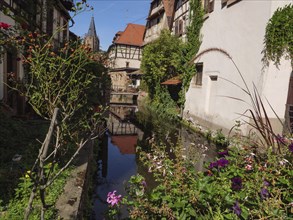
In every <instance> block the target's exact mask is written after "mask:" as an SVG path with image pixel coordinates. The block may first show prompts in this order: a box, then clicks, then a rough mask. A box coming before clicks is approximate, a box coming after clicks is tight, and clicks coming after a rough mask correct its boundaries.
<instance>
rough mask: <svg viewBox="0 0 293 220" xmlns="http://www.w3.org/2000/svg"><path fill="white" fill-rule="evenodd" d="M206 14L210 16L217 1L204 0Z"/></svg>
mask: <svg viewBox="0 0 293 220" xmlns="http://www.w3.org/2000/svg"><path fill="white" fill-rule="evenodd" d="M203 3H204V5H203V8H204V12H205V14H209V13H211V12H212V11H214V5H215V0H204V2H203Z"/></svg>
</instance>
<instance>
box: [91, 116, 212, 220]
mask: <svg viewBox="0 0 293 220" xmlns="http://www.w3.org/2000/svg"><path fill="white" fill-rule="evenodd" d="M120 117H121V116H120V115H119V114H118V113H117V112H116V114H115V115H113V116H112V117H110V120H109V122H108V128H109V130H110V133H111V134H112V135H110V134H108V135H107V136H106V137H105V140H104V144H103V147H102V151H101V154H100V156H99V159H98V173H97V182H96V188H95V192H94V193H95V194H94V195H93V198H94V204H93V205H94V207H93V218H92V219H97V220H99V219H104V214H105V212H106V211H107V209H108V204H107V202H106V199H107V194H108V192H112V191H114V190H116V191H117V193H116V194H121V195H122V196H123V195H126V192H125V186H126V184H127V182H128V180H129V179H130V177H131V176H132V175H135V174H137V172H139V173H140V174H142V175H144V176H145V177H146V179H147V180H149V181H150V182H152V180H151V179H152V177H151V176H150V175H149V173H148V172H147V169H146V168H144V167H142V166H140V165H139V163H138V161H136V155H135V149H136V146H137V145H139V146H140V147H142V148H143V149H145V150H149V148H150V144H149V142H150V140H151V139H153V140H155V141H156V142H163V143H166V144H167V145H168V144H172V143H177V142H178V141H179V143H180V144H182V146H183V150H182V154H183V155H184V157H186V158H188V159H190V160H192V161H193V162H194V165H195V169H196V170H203V169H204V167H203V164H204V163H205V162H210V161H212V160H214V158H215V157H216V148H215V146H212V145H210V143H208V141H207V140H206V139H205V138H204V137H203V136H202V135H200V134H196V133H194V132H192V131H190V130H189V129H187V128H181V126H180V125H179V124H173V125H172V123H168V125H161V124H157V125H154V124H153V123H148V124H145V125H144V126H143V127H142V128H141V127H140V128H141V129H143V130H144V132H142V131H141V130H140V129H138V128H137V127H135V126H134V124H132V123H130V122H129V121H127V120H125V119H123V123H121V121H122V120H119V118H120ZM121 217H122V218H123V217H127V211H126V210H122V216H121Z"/></svg>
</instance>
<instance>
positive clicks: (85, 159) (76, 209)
mask: <svg viewBox="0 0 293 220" xmlns="http://www.w3.org/2000/svg"><path fill="white" fill-rule="evenodd" d="M93 146H94V142H93V141H92V142H90V143H89V144H87V145H86V146H84V148H83V149H82V150H81V151H80V153H79V155H78V156H77V158H76V160H75V161H74V166H75V168H74V170H73V171H72V173H71V175H70V177H69V178H68V180H67V183H66V185H65V187H64V192H63V193H62V194H61V195H60V197H59V199H58V201H57V203H56V208H57V209H58V217H59V218H60V219H64V220H67V219H82V213H83V210H84V208H87V207H85V206H86V205H87V202H86V200H87V196H88V188H89V184H90V178H91V167H92V166H91V165H92V163H93Z"/></svg>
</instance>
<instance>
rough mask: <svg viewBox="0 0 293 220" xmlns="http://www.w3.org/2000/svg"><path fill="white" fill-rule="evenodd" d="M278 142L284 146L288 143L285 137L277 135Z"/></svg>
mask: <svg viewBox="0 0 293 220" xmlns="http://www.w3.org/2000/svg"><path fill="white" fill-rule="evenodd" d="M276 140H277V141H278V142H280V143H282V144H285V143H286V138H284V137H283V136H281V135H279V134H277V136H276Z"/></svg>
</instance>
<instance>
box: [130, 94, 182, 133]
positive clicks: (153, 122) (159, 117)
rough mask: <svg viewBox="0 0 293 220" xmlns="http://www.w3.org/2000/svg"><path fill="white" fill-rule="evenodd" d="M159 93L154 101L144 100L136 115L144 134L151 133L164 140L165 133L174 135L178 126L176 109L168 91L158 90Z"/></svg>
mask: <svg viewBox="0 0 293 220" xmlns="http://www.w3.org/2000/svg"><path fill="white" fill-rule="evenodd" d="M160 89H161V92H160V93H159V94H158V95H157V96H156V98H155V99H154V100H150V99H148V98H146V99H145V100H144V103H142V104H141V105H140V110H139V112H137V113H136V117H137V120H138V122H139V123H140V124H142V125H143V126H144V130H145V134H146V135H151V134H147V133H148V132H152V133H153V134H155V135H156V137H158V138H164V137H165V135H166V134H167V133H174V130H176V129H177V128H176V126H174V124H176V123H178V124H179V118H178V116H177V115H178V108H177V106H176V103H175V102H174V101H173V100H172V99H171V97H170V94H169V93H168V91H166V90H164V88H160Z"/></svg>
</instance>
